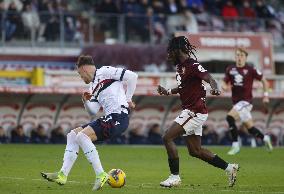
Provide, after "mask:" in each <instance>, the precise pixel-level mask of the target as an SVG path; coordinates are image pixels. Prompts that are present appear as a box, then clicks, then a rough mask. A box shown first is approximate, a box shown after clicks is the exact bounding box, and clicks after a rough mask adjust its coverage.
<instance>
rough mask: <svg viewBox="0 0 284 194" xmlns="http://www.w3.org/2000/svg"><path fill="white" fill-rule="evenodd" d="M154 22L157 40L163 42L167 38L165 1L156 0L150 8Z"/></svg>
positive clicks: (149, 11) (150, 14) (149, 12)
mask: <svg viewBox="0 0 284 194" xmlns="http://www.w3.org/2000/svg"><path fill="white" fill-rule="evenodd" d="M148 14H149V16H152V17H153V18H152V20H153V23H154V34H155V38H156V40H155V42H156V43H161V42H162V41H163V40H164V39H165V38H166V36H167V35H166V10H165V5H164V3H163V2H160V1H156V0H154V1H153V2H152V5H151V8H149V9H148Z"/></svg>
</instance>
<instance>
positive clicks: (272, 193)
mask: <svg viewBox="0 0 284 194" xmlns="http://www.w3.org/2000/svg"><path fill="white" fill-rule="evenodd" d="M0 179H10V180H28V179H26V178H23V177H8V176H2V177H0ZM30 180H32V181H42V182H46V180H44V179H30ZM68 183H75V184H81V183H83V182H80V181H68ZM85 183H87V184H89V185H92V184H93V183H88V182H85ZM238 186H239V187H242V186H246V185H238ZM270 186H271V185H270ZM281 186H282V187H283V185H273V186H272V187H281ZM126 187H129V188H147V189H175V188H163V187H159V186H158V185H157V186H154V185H153V183H142V184H141V185H129V184H127V185H126ZM176 189H177V190H191V191H210V190H207V189H202V188H189V187H188V188H185V187H176ZM216 189H217V188H216ZM216 191H219V192H238V193H252V192H257V193H258V192H261V193H270V194H284V192H282V191H267V192H266V191H256V190H247V191H243V190H234V189H227V190H226V189H221V190H216Z"/></svg>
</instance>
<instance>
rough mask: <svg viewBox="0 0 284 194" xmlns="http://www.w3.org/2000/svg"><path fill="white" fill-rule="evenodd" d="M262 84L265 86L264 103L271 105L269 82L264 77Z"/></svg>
mask: <svg viewBox="0 0 284 194" xmlns="http://www.w3.org/2000/svg"><path fill="white" fill-rule="evenodd" d="M261 83H262V86H263V100H262V101H263V103H269V94H268V82H267V80H266V79H265V77H262V79H261Z"/></svg>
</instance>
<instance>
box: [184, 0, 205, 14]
mask: <svg viewBox="0 0 284 194" xmlns="http://www.w3.org/2000/svg"><path fill="white" fill-rule="evenodd" d="M186 2H187V6H188V7H189V8H190V10H191V11H192V13H194V14H199V13H202V12H203V11H204V3H203V0H186Z"/></svg>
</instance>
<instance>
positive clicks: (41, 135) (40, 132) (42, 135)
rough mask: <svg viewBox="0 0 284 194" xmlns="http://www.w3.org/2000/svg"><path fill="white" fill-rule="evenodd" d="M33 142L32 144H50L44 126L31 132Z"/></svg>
mask: <svg viewBox="0 0 284 194" xmlns="http://www.w3.org/2000/svg"><path fill="white" fill-rule="evenodd" d="M31 142H32V143H48V137H47V135H46V132H45V129H44V127H43V126H42V125H39V126H38V127H37V128H36V129H35V130H33V131H32V132H31Z"/></svg>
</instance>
